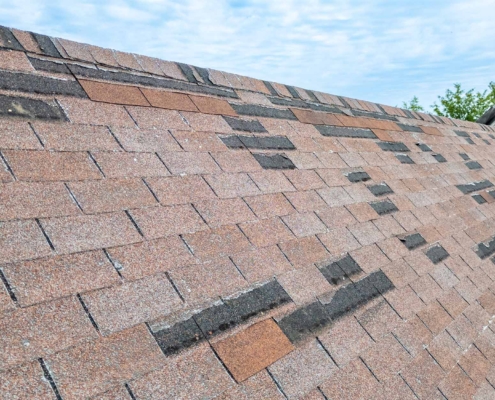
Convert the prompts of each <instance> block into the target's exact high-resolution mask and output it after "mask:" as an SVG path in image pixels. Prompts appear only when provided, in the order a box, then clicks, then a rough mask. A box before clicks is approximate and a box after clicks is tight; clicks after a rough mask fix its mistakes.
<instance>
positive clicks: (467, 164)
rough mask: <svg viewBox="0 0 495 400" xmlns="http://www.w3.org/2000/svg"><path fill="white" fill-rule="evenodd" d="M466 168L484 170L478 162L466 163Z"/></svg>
mask: <svg viewBox="0 0 495 400" xmlns="http://www.w3.org/2000/svg"><path fill="white" fill-rule="evenodd" d="M466 167H468V168H469V169H474V170H476V169H482V168H483V167H482V166H481V164H480V163H479V162H478V161H469V162H467V163H466Z"/></svg>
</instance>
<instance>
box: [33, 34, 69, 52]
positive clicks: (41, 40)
mask: <svg viewBox="0 0 495 400" xmlns="http://www.w3.org/2000/svg"><path fill="white" fill-rule="evenodd" d="M31 36H32V37H33V38H34V40H35V41H36V43H38V46H39V48H40V49H41V51H42V52H43V53H44V54H46V55H47V56H51V57H55V58H62V56H61V55H60V53H59V51H58V50H57V48H56V47H55V45H54V44H53V42H52V40H51V39H50V37H48V36H46V35H40V34H39V33H31Z"/></svg>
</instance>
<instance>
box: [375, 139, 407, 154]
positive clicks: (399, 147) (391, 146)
mask: <svg viewBox="0 0 495 400" xmlns="http://www.w3.org/2000/svg"><path fill="white" fill-rule="evenodd" d="M377 144H378V146H380V148H381V149H382V150H383V151H394V152H401V153H404V152H408V151H410V150H409V147H407V146H406V145H405V144H404V143H401V142H378V143H377Z"/></svg>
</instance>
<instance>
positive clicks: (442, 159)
mask: <svg viewBox="0 0 495 400" xmlns="http://www.w3.org/2000/svg"><path fill="white" fill-rule="evenodd" d="M433 158H434V159H435V160H437V161H438V162H439V163H444V162H447V159H446V158H445V157H444V156H442V155H441V154H433Z"/></svg>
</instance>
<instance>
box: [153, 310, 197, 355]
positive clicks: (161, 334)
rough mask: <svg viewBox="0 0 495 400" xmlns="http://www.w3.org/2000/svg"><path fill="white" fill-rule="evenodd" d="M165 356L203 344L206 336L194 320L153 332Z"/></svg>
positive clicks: (190, 319)
mask: <svg viewBox="0 0 495 400" xmlns="http://www.w3.org/2000/svg"><path fill="white" fill-rule="evenodd" d="M151 334H152V335H153V337H154V338H155V340H156V342H157V343H158V346H159V347H160V349H161V350H162V352H163V354H164V355H166V356H170V355H172V354H175V353H178V352H179V351H181V350H183V349H186V348H189V347H191V346H193V345H195V344H198V343H201V342H202V341H203V340H204V339H205V336H204V335H203V332H202V331H201V329H200V328H199V326H198V325H197V324H196V322H195V320H194V318H189V319H187V320H185V321H182V322H179V323H177V324H175V325H173V326H171V327H168V328H165V329H160V330H158V331H156V332H151Z"/></svg>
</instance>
